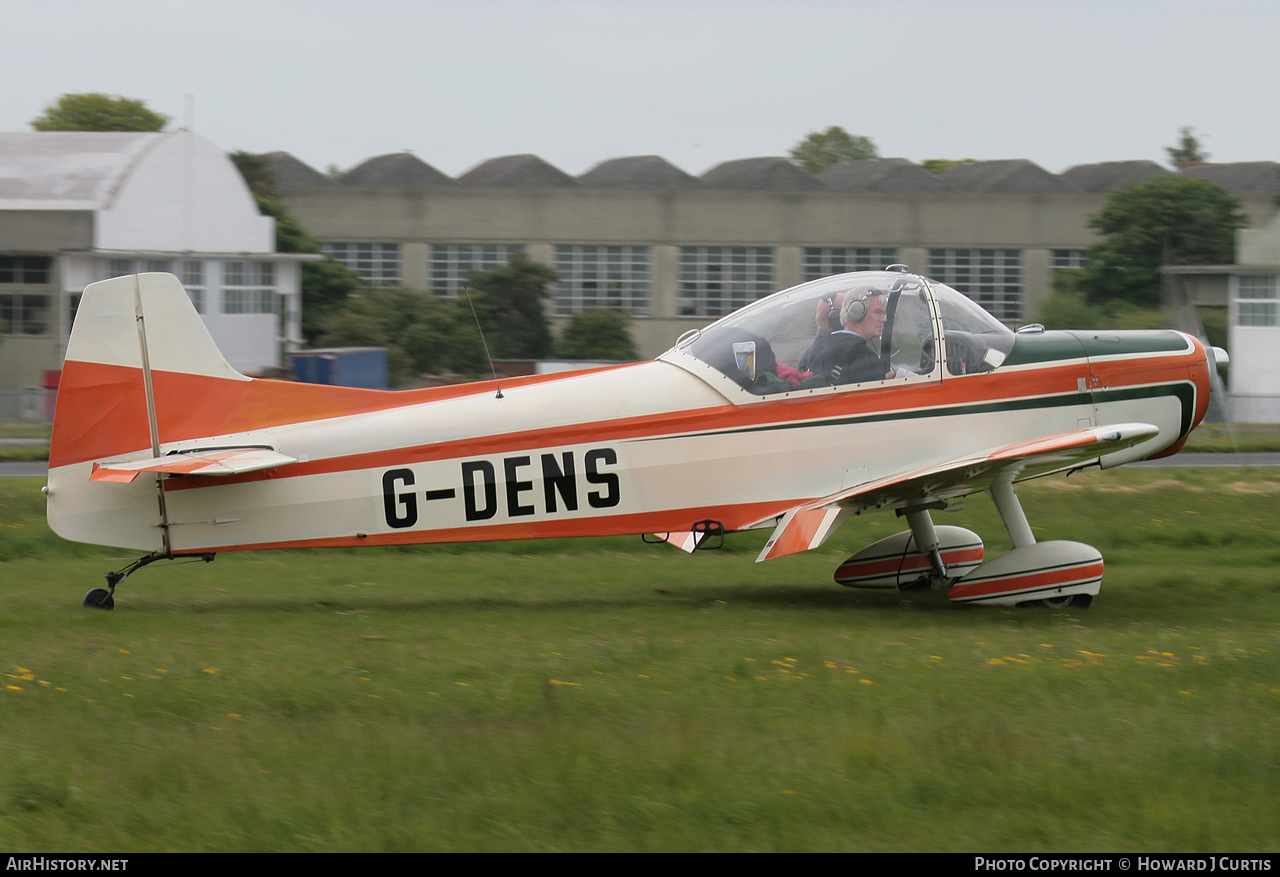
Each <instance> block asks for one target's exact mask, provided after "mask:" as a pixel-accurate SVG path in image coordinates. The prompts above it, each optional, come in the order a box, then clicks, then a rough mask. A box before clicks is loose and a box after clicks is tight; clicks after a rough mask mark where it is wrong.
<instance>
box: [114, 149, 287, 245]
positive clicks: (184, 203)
mask: <svg viewBox="0 0 1280 877" xmlns="http://www.w3.org/2000/svg"><path fill="white" fill-rule="evenodd" d="M96 219H97V221H96V224H95V225H96V227H95V233H94V246H95V247H97V248H98V249H105V250H143V251H145V250H151V251H157V250H158V251H164V252H183V251H196V252H206V253H270V252H274V250H275V220H273V219H271V218H270V217H268V216H262V215H260V214H259V213H258V208H257V206H256V205H255V204H254V201H253V196H252V195H251V194H250V193H249V189H248V187H247V186H246V185H245V183H244V180H243V179H242V178H241V176H240V173H239V171H237V170H236V167H235V165H234V164H232V163H231V160H230V159H229V158H227V156H226V155H224V154H223V153H222V151H221V150H219V149H218V148H217V147H216V146H214V145H213V144H212V143H210V142H209V141H208V140H206V139H205V138H203V137H201V136H200V135H198V134H194V133H192V132H190V131H185V130H178V131H174V132H172V133H170V134H166V135H165V136H164V137H162V138H159V139H158V140H156V142H155V143H154V144H153V145H152V146H151V147H150V148H149V149H148V150H147V151H146V152H144V153H143V154H142V155H141V156H139V157H138V159H137V161H136V163H135V164H134V166H133V167H132V168H131V169H130V170H129V172H128V173H126V174H125V176H124V179H123V180H122V181H121V182H120V187H119V189H118V190H117V191H116V192H115V193H114V194H113V195H112V197H111V199H110V201H109V202H108V204H107V205H106V207H105V209H103V210H100V211H99V212H98V214H97V217H96Z"/></svg>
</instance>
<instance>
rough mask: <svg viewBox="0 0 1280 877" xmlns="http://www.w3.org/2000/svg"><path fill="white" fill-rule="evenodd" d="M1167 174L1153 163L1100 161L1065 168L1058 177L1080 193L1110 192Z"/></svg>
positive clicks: (1166, 171) (1165, 169)
mask: <svg viewBox="0 0 1280 877" xmlns="http://www.w3.org/2000/svg"><path fill="white" fill-rule="evenodd" d="M1167 173H1170V171H1169V170H1168V169H1167V168H1165V167H1162V166H1161V165H1158V164H1156V163H1155V162H1154V161H1100V162H1097V163H1096V164H1078V165H1076V166H1075V167H1070V168H1067V169H1066V170H1065V171H1063V172H1062V173H1061V174H1059V176H1060V177H1062V179H1064V180H1066V181H1067V182H1068V183H1070V184H1071V185H1073V186H1075V187H1076V188H1077V189H1079V190H1081V191H1082V192H1110V191H1111V190H1112V189H1123V188H1124V187H1125V186H1128V185H1130V184H1132V183H1145V182H1146V181H1147V180H1151V179H1154V178H1156V177H1162V176H1164V175H1165V174H1167Z"/></svg>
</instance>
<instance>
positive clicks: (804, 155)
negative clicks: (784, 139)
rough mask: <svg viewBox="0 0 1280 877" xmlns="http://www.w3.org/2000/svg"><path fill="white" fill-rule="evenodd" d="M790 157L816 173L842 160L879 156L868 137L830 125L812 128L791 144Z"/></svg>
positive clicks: (810, 171)
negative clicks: (803, 136)
mask: <svg viewBox="0 0 1280 877" xmlns="http://www.w3.org/2000/svg"><path fill="white" fill-rule="evenodd" d="M790 155H791V160H792V161H794V162H795V163H796V164H798V165H800V167H802V168H804V169H805V170H807V171H808V172H809V173H811V174H819V173H822V172H823V171H825V170H826V169H827V168H829V167H831V166H832V165H834V164H839V163H840V162H842V161H856V160H858V159H863V158H879V157H880V156H879V154H878V153H877V152H876V145H875V144H874V143H872V142H871V140H870V138H867V137H861V136H855V135H853V134H850V133H849V132H848V131H846V130H844V129H843V128H841V127H839V126H838V125H833V126H832V127H830V128H828V129H827V130H825V131H814V132H812V133H810V134H809V136H807V137H805V138H804V139H803V140H801V141H800V142H799V143H797V144H796V145H795V146H793V147H791V153H790Z"/></svg>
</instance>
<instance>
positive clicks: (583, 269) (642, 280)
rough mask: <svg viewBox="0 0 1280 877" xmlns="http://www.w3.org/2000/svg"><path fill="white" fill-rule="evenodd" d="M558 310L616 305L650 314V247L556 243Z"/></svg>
mask: <svg viewBox="0 0 1280 877" xmlns="http://www.w3.org/2000/svg"><path fill="white" fill-rule="evenodd" d="M556 273H557V274H558V275H560V279H559V280H557V281H556V283H555V285H554V289H555V312H556V314H558V315H561V316H568V315H570V314H577V313H580V312H582V311H589V310H592V309H593V308H612V309H614V310H626V311H631V313H633V314H648V313H649V300H650V286H649V248H648V247H611V246H594V245H587V244H566V245H561V246H557V247H556Z"/></svg>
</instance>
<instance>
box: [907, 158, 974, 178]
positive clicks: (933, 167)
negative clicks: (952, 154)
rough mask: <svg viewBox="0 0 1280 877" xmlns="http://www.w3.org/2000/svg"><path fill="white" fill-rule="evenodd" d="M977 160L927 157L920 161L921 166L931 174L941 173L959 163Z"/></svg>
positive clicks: (971, 162) (969, 162) (970, 162)
mask: <svg viewBox="0 0 1280 877" xmlns="http://www.w3.org/2000/svg"><path fill="white" fill-rule="evenodd" d="M975 161H977V159H976V158H926V159H925V160H924V161H922V162H920V167H922V168H924V169H925V170H927V171H928V172H929V173H931V174H940V173H942V172H943V171H945V170H950V169H951V168H953V167H955V166H956V165H958V164H973V163H974V162H975Z"/></svg>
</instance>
